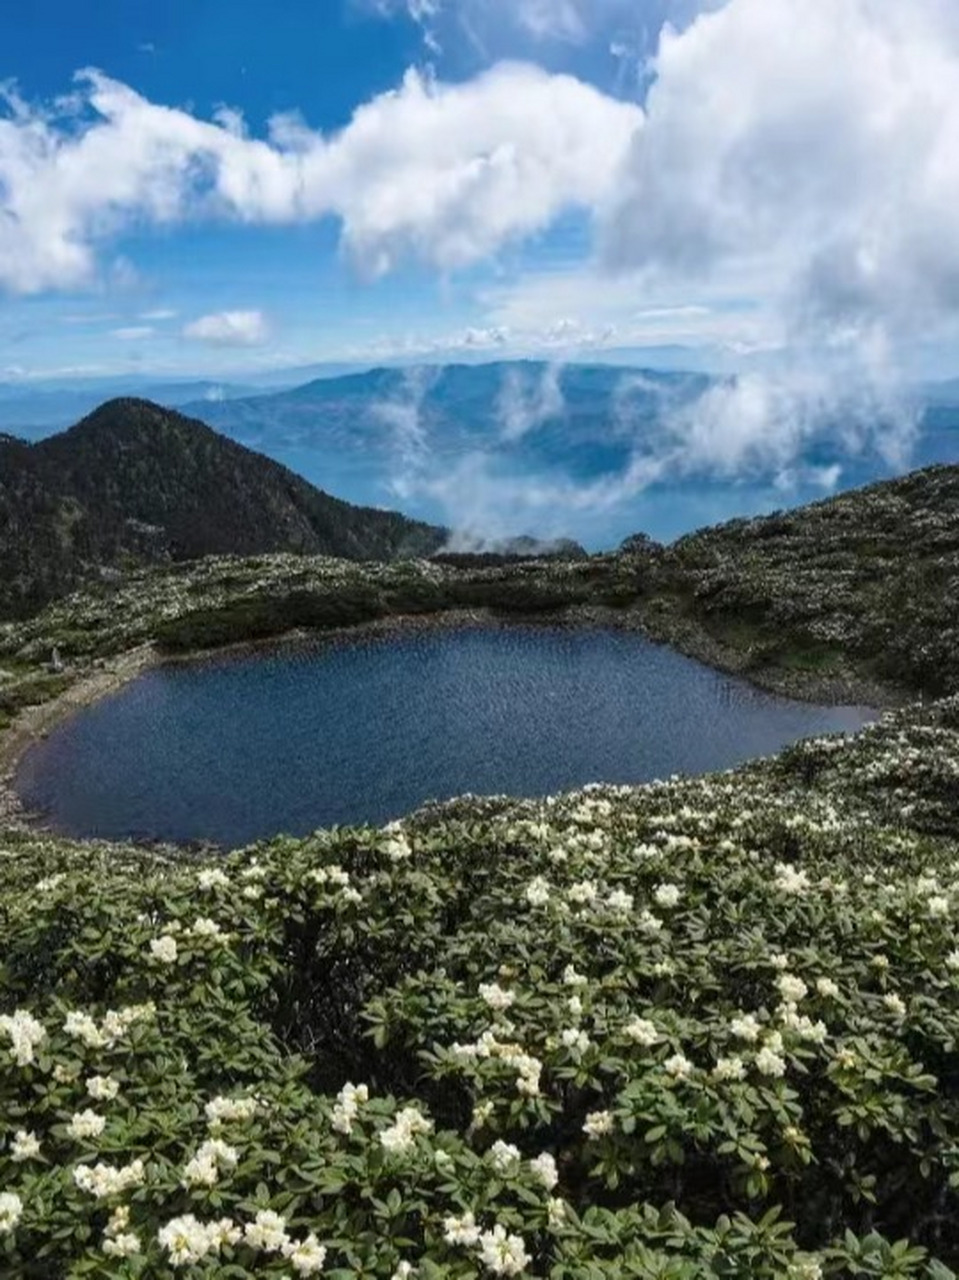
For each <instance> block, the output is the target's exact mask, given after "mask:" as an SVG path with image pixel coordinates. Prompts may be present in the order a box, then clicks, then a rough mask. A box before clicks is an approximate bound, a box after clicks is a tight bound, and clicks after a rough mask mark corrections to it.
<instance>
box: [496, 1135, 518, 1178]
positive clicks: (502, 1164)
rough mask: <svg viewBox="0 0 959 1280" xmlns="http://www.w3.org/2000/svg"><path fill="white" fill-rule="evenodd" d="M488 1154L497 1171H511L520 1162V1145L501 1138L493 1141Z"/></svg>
mask: <svg viewBox="0 0 959 1280" xmlns="http://www.w3.org/2000/svg"><path fill="white" fill-rule="evenodd" d="M488 1155H489V1158H490V1163H491V1164H492V1166H493V1168H494V1169H495V1170H496V1172H497V1173H509V1172H510V1171H511V1170H513V1169H515V1168H516V1166H517V1165H518V1164H519V1162H520V1151H519V1147H516V1146H514V1145H513V1144H512V1143H511V1142H503V1140H502V1139H501V1138H500V1139H497V1141H496V1142H494V1143H493V1145H492V1146H491V1147H490V1149H489V1152H488Z"/></svg>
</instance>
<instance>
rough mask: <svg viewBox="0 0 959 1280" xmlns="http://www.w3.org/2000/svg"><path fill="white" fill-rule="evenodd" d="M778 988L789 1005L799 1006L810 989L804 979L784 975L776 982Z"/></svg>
mask: <svg viewBox="0 0 959 1280" xmlns="http://www.w3.org/2000/svg"><path fill="white" fill-rule="evenodd" d="M776 986H777V988H778V990H779V994H780V995H781V996H782V998H783V1000H784V1001H785V1002H786V1003H787V1004H798V1003H799V1001H800V1000H803V999H804V998H805V997H806V995H807V994H808V992H809V988H808V987H807V986H806V984H805V982H803V980H802V978H797V977H796V976H795V974H792V973H784V974H782V975H781V976H780V977H779V978H778V979H777V980H776Z"/></svg>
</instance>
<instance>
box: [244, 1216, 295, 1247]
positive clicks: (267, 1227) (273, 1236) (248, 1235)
mask: <svg viewBox="0 0 959 1280" xmlns="http://www.w3.org/2000/svg"><path fill="white" fill-rule="evenodd" d="M243 1239H244V1240H245V1241H246V1243H247V1244H248V1245H249V1246H250V1248H251V1249H259V1250H260V1251H261V1252H263V1253H279V1252H280V1251H281V1250H284V1249H285V1246H286V1245H288V1244H289V1243H290V1237H289V1236H288V1235H287V1233H286V1219H285V1218H284V1217H283V1216H282V1214H279V1213H274V1211H273V1210H272V1209H261V1210H260V1211H259V1213H257V1215H256V1217H255V1218H254V1220H253V1221H252V1222H248V1223H247V1224H246V1226H245V1227H244V1228H243Z"/></svg>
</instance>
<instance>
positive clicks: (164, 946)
mask: <svg viewBox="0 0 959 1280" xmlns="http://www.w3.org/2000/svg"><path fill="white" fill-rule="evenodd" d="M150 955H151V957H152V958H153V959H154V960H158V961H159V962H160V964H174V963H175V962H176V958H177V943H176V938H174V937H173V935H172V934H169V933H164V934H163V935H162V936H161V937H159V938H151V939H150Z"/></svg>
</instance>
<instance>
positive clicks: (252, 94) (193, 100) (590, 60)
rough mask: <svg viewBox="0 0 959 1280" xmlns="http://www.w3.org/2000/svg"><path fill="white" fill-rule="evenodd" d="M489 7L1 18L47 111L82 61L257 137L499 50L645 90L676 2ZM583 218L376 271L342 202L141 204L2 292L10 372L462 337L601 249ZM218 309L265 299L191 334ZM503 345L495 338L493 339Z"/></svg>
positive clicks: (465, 75) (141, 8) (34, 13)
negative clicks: (215, 211) (523, 14)
mask: <svg viewBox="0 0 959 1280" xmlns="http://www.w3.org/2000/svg"><path fill="white" fill-rule="evenodd" d="M602 2H603V0H601V4H602ZM671 7H672V10H673V17H674V18H676V19H677V20H679V19H680V18H683V17H685V11H684V7H683V6H680V5H675V4H674V5H672V6H671ZM492 8H495V6H489V5H481V4H477V5H474V6H471V5H469V4H466V5H463V6H460V7H459V8H458V9H457V10H456V11H455V12H454V11H453V6H450V9H449V10H448V11H446V12H442V11H441V9H440V8H439V7H438V6H435V5H430V4H429V3H426V4H423V3H421V4H420V6H419V7H417V4H416V2H415V0H413V3H411V4H406V3H397V4H393V5H387V4H375V3H373V2H372V0H370V2H369V3H367V2H366V0H284V3H283V4H282V5H277V4H275V3H271V2H270V0H230V3H226V2H225V0H202V2H200V0H167V2H166V3H164V4H163V5H146V4H143V3H140V2H138V0H137V2H135V0H103V2H102V3H97V4H96V5H77V4H75V3H70V2H69V0H38V3H35V4H33V5H31V6H26V7H25V8H24V9H23V11H22V13H21V15H20V16H19V17H18V21H17V23H15V24H11V25H10V26H9V27H8V28H7V30H6V31H5V34H4V41H3V47H2V51H0V80H5V81H7V82H15V85H16V91H17V92H18V93H19V94H20V95H22V98H23V100H24V102H25V103H26V104H28V106H29V107H30V108H32V109H35V110H45V111H49V110H51V107H52V104H53V103H55V101H56V100H57V99H58V98H60V97H62V96H64V95H66V94H69V93H70V92H71V91H72V90H73V89H74V76H75V74H76V73H77V72H78V71H79V70H81V69H82V68H85V67H95V68H97V69H98V70H99V71H101V72H103V73H104V74H105V75H106V76H108V77H110V78H111V79H112V80H114V81H117V82H120V83H121V84H123V85H126V86H129V87H130V88H132V89H133V90H135V91H136V92H137V93H138V94H140V95H142V96H143V97H144V98H146V99H148V100H149V101H150V102H152V103H156V104H164V105H168V106H171V107H177V108H180V109H182V110H185V111H188V112H189V113H190V114H192V115H193V116H195V117H198V118H200V119H203V120H210V119H211V118H212V117H213V116H214V114H215V113H216V112H217V111H218V110H219V109H220V108H222V107H224V106H227V107H230V108H232V109H235V110H237V111H240V112H242V114H243V117H244V120H245V122H246V127H247V128H248V130H249V132H250V134H251V135H253V136H257V137H262V136H263V135H264V134H265V133H266V131H267V129H268V126H269V121H270V119H271V118H273V117H275V116H276V115H278V114H281V113H292V112H295V113H297V114H298V115H299V116H301V117H302V119H303V120H304V121H305V123H306V124H307V125H308V126H309V127H310V128H311V129H313V130H316V131H322V133H323V134H325V135H330V134H333V133H335V132H336V131H337V130H341V129H343V128H344V127H346V126H348V125H349V122H350V120H351V118H352V116H353V113H354V112H355V111H356V109H357V107H359V106H361V105H362V104H364V103H366V102H369V101H370V100H371V99H374V98H376V97H377V95H381V94H384V93H388V92H389V91H390V90H393V89H395V88H396V87H397V86H398V85H399V84H400V83H401V82H402V79H403V76H404V74H405V73H406V71H407V70H408V69H409V68H410V67H416V68H420V69H422V70H423V73H424V74H425V75H434V76H436V77H437V78H442V79H443V80H444V81H447V82H453V83H456V82H460V83H464V82H469V81H470V80H471V79H472V78H474V77H476V76H477V75H480V74H481V73H482V72H483V71H484V70H485V69H487V68H488V67H490V66H491V65H494V64H495V63H497V62H498V61H500V60H501V59H503V58H521V59H531V60H533V61H535V63H536V64H537V65H538V66H540V67H543V68H546V69H547V70H548V71H550V72H554V73H568V74H570V75H573V76H576V77H577V78H578V79H580V80H582V81H584V82H587V83H590V84H595V85H597V86H599V87H601V88H602V90H603V92H604V93H607V94H610V95H614V96H619V97H623V98H626V99H632V100H634V101H635V100H638V99H639V98H641V96H642V90H643V85H642V74H641V61H642V59H643V58H644V57H645V56H646V55H647V54H648V53H649V52H651V51H652V49H653V48H654V46H655V41H656V38H657V36H658V32H659V29H660V27H661V25H662V21H663V18H664V16H665V14H666V11H667V9H668V8H670V6H668V5H666V4H663V5H658V4H657V5H647V6H646V7H645V10H644V13H643V15H642V16H641V17H640V18H637V17H636V16H635V15H634V14H632V13H631V12H630V10H631V8H632V6H630V5H628V4H616V3H610V4H609V6H608V11H607V13H606V14H605V15H604V17H603V20H602V21H599V22H597V23H596V25H595V26H592V25H590V26H588V27H587V26H584V27H583V28H582V29H572V28H571V26H570V14H572V13H573V12H574V10H575V6H572V7H570V10H569V13H566V14H564V13H563V12H562V9H563V6H562V5H560V6H557V7H556V12H555V13H554V14H552V15H550V13H549V12H548V10H549V6H548V5H546V6H537V5H536V4H534V5H533V6H532V7H531V8H532V10H533V11H534V12H533V18H534V21H533V22H531V23H530V24H526V23H525V21H520V20H518V19H517V18H516V17H515V15H514V18H513V20H510V18H509V16H508V14H509V11H510V8H511V6H509V5H506V4H504V5H502V6H500V7H499V12H497V13H495V14H494V13H492V12H491V10H492ZM538 8H540V9H542V14H541V17H542V20H543V21H542V24H541V25H540V26H539V27H538V26H537V25H536V22H535V18H536V13H535V11H536V10H537V9H538ZM582 11H583V12H584V13H588V7H586V6H584V7H583V10H582ZM411 14H416V15H417V16H418V17H419V18H420V20H419V21H417V20H415V18H414V16H411ZM551 22H552V25H550V23H551ZM86 119H87V122H89V115H88V116H87V117H86ZM64 127H65V128H69V129H75V128H77V127H79V125H78V124H76V123H73V122H71V123H70V124H69V125H65V126H64ZM587 221H588V218H587V215H586V214H584V213H582V212H577V211H576V210H563V209H558V210H557V216H556V217H555V219H552V220H550V223H549V225H546V226H544V227H542V228H540V229H537V231H536V233H535V234H534V235H532V236H529V237H517V238H516V239H515V240H513V239H511V238H509V237H506V238H505V239H504V241H503V243H502V244H501V245H499V246H497V249H496V251H495V252H494V253H492V254H490V255H489V256H488V257H487V258H486V259H485V260H479V261H475V262H471V263H469V264H468V265H467V266H466V267H465V269H459V270H455V271H451V270H442V269H441V270H437V269H436V267H435V265H433V264H421V263H416V262H411V261H407V262H402V263H399V264H398V265H397V267H396V269H395V270H393V271H391V272H389V273H388V274H386V275H383V276H381V277H379V278H377V279H370V278H364V273H363V272H362V269H361V268H358V266H357V264H356V263H355V262H353V261H350V260H349V258H348V256H346V255H345V254H344V253H343V251H342V248H341V244H340V238H341V236H340V227H339V225H338V223H337V220H336V219H335V218H333V217H325V218H320V219H317V220H315V221H310V222H308V223H306V224H305V225H304V224H297V223H296V222H294V223H292V224H291V223H284V224H283V225H279V226H262V225H250V224H248V223H240V224H239V225H238V224H237V222H236V221H235V220H231V219H225V220H216V221H213V222H210V221H205V220H202V219H190V218H185V219H184V220H183V221H182V222H178V223H177V225H175V226H173V227H165V226H159V227H158V226H156V225H155V224H153V223H152V222H150V221H148V222H147V223H146V225H138V223H139V222H140V219H139V218H138V216H137V215H136V214H134V215H133V216H132V217H130V218H128V219H124V220H123V222H122V224H121V226H120V228H119V229H118V231H117V233H116V234H114V235H111V236H109V237H108V238H106V239H105V240H103V241H101V242H100V243H99V244H98V255H97V262H96V266H95V269H94V270H93V271H92V272H89V273H87V274H86V276H85V277H84V278H82V279H80V280H79V281H77V282H74V281H72V280H69V279H68V280H65V281H64V283H63V284H62V285H59V287H57V283H56V282H54V285H53V287H43V288H40V289H36V290H34V289H32V288H31V289H30V290H29V291H25V290H19V291H18V290H16V289H14V290H8V292H7V296H6V297H5V298H4V299H3V302H2V305H0V342H2V344H3V354H2V355H0V370H3V369H4V367H5V371H6V375H7V377H19V376H23V375H25V374H26V375H36V374H42V373H53V372H61V371H76V372H77V373H83V372H91V373H93V372H97V373H99V372H107V371H125V370H127V369H144V370H156V371H159V372H171V371H178V370H182V371H183V372H194V371H197V372H202V371H204V370H212V371H219V370H225V371H229V370H233V369H236V370H242V369H244V368H247V367H250V366H257V367H267V366H270V365H274V364H280V365H282V364H287V363H289V364H296V363H306V362H310V361H316V360H341V359H344V358H345V359H350V358H356V359H361V360H362V359H370V358H376V357H377V356H379V355H382V356H384V357H389V356H391V355H392V354H393V353H394V352H403V351H405V350H412V351H414V352H415V351H417V350H420V349H422V350H423V351H424V352H425V353H426V354H429V353H430V352H431V351H433V350H441V349H442V348H443V347H444V346H445V345H446V343H447V342H448V341H449V342H450V343H451V344H452V346H453V347H454V348H455V347H456V345H457V344H458V343H460V342H463V341H466V342H469V337H468V332H469V330H470V329H474V330H476V331H477V332H479V331H481V330H485V329H488V328H492V329H496V328H498V327H506V326H501V325H499V324H498V322H497V312H498V311H499V310H502V309H503V307H504V305H506V306H508V303H509V300H508V299H506V300H504V299H503V296H502V295H503V290H504V288H506V287H507V286H508V285H509V284H510V283H511V282H513V281H516V280H519V279H522V278H523V277H524V275H527V276H529V277H535V278H539V277H541V276H542V275H544V274H547V275H548V274H549V273H551V272H554V271H557V270H563V269H565V268H570V267H572V268H575V267H577V266H578V265H579V264H581V263H583V262H584V261H588V259H589V257H590V254H591V247H590V243H589V236H588V233H587V230H586V224H587ZM220 313H228V314H229V313H239V314H240V315H242V316H246V317H247V318H248V320H249V319H250V317H251V316H252V315H253V314H256V315H257V316H258V317H259V322H258V323H252V322H251V323H250V324H248V325H247V327H246V328H244V327H243V325H242V323H241V324H240V325H239V327H238V328H236V329H235V332H234V334H233V341H230V340H229V338H230V335H229V333H227V334H225V335H224V337H223V339H222V341H220V342H212V341H207V342H203V340H191V339H189V338H187V337H184V329H185V327H186V326H188V325H189V324H191V322H193V321H195V320H196V319H198V318H199V317H202V316H209V315H216V314H220ZM573 319H576V320H577V321H578V320H579V317H573ZM251 325H252V327H251ZM583 325H584V328H586V327H588V318H584V319H583ZM510 327H511V328H516V326H515V325H513V326H510ZM520 327H522V326H520ZM529 327H530V329H531V330H534V331H535V330H536V328H537V323H536V322H535V321H534V323H532V324H531V325H530V326H529ZM536 341H537V334H536V333H535V332H533V333H532V334H531V335H530V337H529V338H528V339H527V338H526V337H525V336H524V335H517V342H518V343H519V344H520V345H521V346H527V347H528V346H530V345H532V346H535V345H536ZM499 343H500V339H499V337H496V336H494V337H493V338H492V339H491V346H490V351H491V354H498V353H499ZM0 376H2V374H0Z"/></svg>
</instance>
